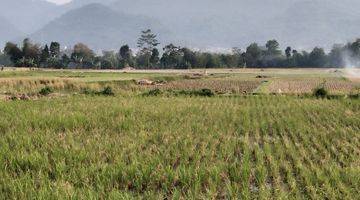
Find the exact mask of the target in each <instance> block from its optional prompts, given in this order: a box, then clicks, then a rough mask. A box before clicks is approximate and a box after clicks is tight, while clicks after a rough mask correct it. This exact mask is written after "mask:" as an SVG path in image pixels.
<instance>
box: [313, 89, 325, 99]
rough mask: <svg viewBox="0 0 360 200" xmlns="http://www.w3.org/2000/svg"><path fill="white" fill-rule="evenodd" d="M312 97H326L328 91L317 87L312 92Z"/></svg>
mask: <svg viewBox="0 0 360 200" xmlns="http://www.w3.org/2000/svg"><path fill="white" fill-rule="evenodd" d="M313 95H314V96H316V97H321V98H324V97H326V96H327V95H328V91H327V90H326V89H325V88H324V87H319V88H316V89H315V90H314V93H313Z"/></svg>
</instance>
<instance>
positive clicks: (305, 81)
mask: <svg viewBox="0 0 360 200" xmlns="http://www.w3.org/2000/svg"><path fill="white" fill-rule="evenodd" d="M322 85H323V86H324V87H325V89H327V90H328V91H329V92H330V93H331V94H348V93H352V92H355V91H356V90H357V89H358V85H357V84H355V83H354V82H351V81H348V80H346V79H341V78H328V79H320V78H301V79H291V80H290V79H275V80H272V81H271V82H270V84H269V85H268V88H267V91H268V92H269V93H285V94H309V93H312V92H313V90H314V89H315V88H317V87H319V86H322Z"/></svg>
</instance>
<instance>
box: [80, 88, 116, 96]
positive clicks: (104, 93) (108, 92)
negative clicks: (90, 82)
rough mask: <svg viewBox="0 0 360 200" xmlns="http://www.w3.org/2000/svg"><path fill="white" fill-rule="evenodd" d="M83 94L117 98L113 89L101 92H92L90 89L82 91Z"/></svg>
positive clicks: (105, 89)
mask: <svg viewBox="0 0 360 200" xmlns="http://www.w3.org/2000/svg"><path fill="white" fill-rule="evenodd" d="M82 93H83V94H86V95H103V96H115V93H114V92H113V89H112V88H111V87H109V86H108V87H105V88H104V89H103V90H101V91H96V90H92V89H89V88H84V89H82Z"/></svg>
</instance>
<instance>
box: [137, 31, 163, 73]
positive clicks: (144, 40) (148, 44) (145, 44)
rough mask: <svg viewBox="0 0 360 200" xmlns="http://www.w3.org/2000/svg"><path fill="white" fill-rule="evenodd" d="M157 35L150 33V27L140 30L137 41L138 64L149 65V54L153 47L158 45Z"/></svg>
mask: <svg viewBox="0 0 360 200" xmlns="http://www.w3.org/2000/svg"><path fill="white" fill-rule="evenodd" d="M159 44H160V43H159V41H158V40H157V35H156V34H154V33H152V31H151V29H147V30H145V31H142V32H141V35H140V38H139V39H138V41H137V47H138V48H140V52H139V54H138V59H137V60H138V64H140V65H144V66H145V67H147V68H148V67H149V66H150V64H151V62H150V59H151V54H152V51H153V49H154V48H156V47H157V46H158V45H159Z"/></svg>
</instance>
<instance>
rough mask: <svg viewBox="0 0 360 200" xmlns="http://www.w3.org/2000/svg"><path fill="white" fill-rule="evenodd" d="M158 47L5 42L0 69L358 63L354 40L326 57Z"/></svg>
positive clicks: (274, 50)
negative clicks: (95, 47) (100, 48)
mask: <svg viewBox="0 0 360 200" xmlns="http://www.w3.org/2000/svg"><path fill="white" fill-rule="evenodd" d="M159 45H160V42H159V41H158V39H157V35H156V34H154V33H152V31H151V30H150V29H149V30H145V31H142V32H141V36H140V38H139V39H138V42H137V48H138V49H139V50H138V52H136V53H134V52H133V50H132V49H131V48H130V47H129V46H128V45H124V46H122V47H120V49H119V51H118V52H115V51H103V53H102V55H96V54H95V53H94V51H93V50H92V49H90V48H89V47H88V46H87V45H85V44H83V43H78V44H76V45H74V47H73V48H72V49H71V50H61V45H60V43H58V42H51V43H50V44H49V45H48V44H46V45H45V46H41V45H39V44H35V43H33V42H31V41H30V39H25V40H24V41H23V43H22V45H20V46H19V45H17V44H14V43H11V42H8V43H7V44H6V45H5V48H4V50H3V53H2V54H1V53H0V64H3V65H12V66H15V67H39V68H80V69H81V68H92V69H122V68H125V67H133V68H138V69H165V68H167V69H169V68H170V69H190V68H243V67H252V68H253V67H259V68H266V67H344V65H345V63H346V62H347V61H348V60H360V39H357V40H355V41H354V42H350V43H347V44H345V45H334V46H333V48H332V49H331V51H330V52H329V53H328V54H327V53H326V52H325V51H324V49H323V48H319V47H315V48H314V49H313V50H312V51H310V52H308V51H297V50H296V49H293V48H291V47H287V48H286V49H285V50H283V51H282V50H281V49H280V44H279V43H278V42H277V41H276V40H269V41H268V42H267V43H266V44H265V46H260V45H259V44H257V43H252V44H250V45H249V46H248V47H247V48H246V49H245V50H244V51H242V50H241V49H240V48H233V49H232V51H231V53H211V52H201V51H194V50H192V49H189V48H186V47H180V46H176V45H174V44H168V45H166V46H164V47H163V49H162V54H160V51H159V49H158V46H159Z"/></svg>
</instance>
